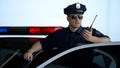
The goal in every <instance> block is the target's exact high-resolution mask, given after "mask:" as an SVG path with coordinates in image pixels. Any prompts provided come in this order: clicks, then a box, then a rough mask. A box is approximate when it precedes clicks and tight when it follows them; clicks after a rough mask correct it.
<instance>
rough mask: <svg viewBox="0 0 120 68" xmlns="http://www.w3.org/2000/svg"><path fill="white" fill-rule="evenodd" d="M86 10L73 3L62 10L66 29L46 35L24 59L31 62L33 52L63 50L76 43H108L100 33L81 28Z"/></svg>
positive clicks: (82, 6)
mask: <svg viewBox="0 0 120 68" xmlns="http://www.w3.org/2000/svg"><path fill="white" fill-rule="evenodd" d="M86 10H87V9H86V6H85V5H83V4H81V3H74V4H72V5H69V6H67V7H66V8H64V14H66V15H67V21H68V22H69V25H68V27H67V28H63V29H62V30H57V31H55V32H54V33H52V34H50V35H48V36H47V37H46V38H45V39H42V40H40V41H37V42H36V43H35V44H34V45H33V46H32V47H31V48H30V49H29V50H28V51H27V52H26V53H25V54H24V59H26V60H28V61H32V59H33V53H34V52H37V51H40V50H49V49H52V48H54V47H57V48H58V49H60V50H65V49H68V48H71V47H74V46H76V44H77V43H81V44H89V43H100V42H110V38H109V37H108V36H107V35H104V34H102V33H101V32H100V31H98V30H96V29H94V28H91V29H90V30H88V29H87V28H86V27H82V26H81V24H82V19H83V14H84V12H85V11H86Z"/></svg>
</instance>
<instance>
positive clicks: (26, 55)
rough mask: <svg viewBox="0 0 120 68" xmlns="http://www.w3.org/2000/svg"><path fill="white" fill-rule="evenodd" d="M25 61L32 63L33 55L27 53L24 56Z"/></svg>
mask: <svg viewBox="0 0 120 68" xmlns="http://www.w3.org/2000/svg"><path fill="white" fill-rule="evenodd" d="M24 59H26V60H28V61H32V60H33V54H32V53H30V52H26V53H25V54H24Z"/></svg>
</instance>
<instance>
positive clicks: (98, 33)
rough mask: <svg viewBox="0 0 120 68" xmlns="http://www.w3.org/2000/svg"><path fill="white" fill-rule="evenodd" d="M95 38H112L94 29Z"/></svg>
mask: <svg viewBox="0 0 120 68" xmlns="http://www.w3.org/2000/svg"><path fill="white" fill-rule="evenodd" d="M93 36H97V37H107V38H110V37H109V36H107V35H104V34H103V33H101V32H100V31H98V30H96V29H94V28H93Z"/></svg>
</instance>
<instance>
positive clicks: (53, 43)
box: [40, 26, 109, 50]
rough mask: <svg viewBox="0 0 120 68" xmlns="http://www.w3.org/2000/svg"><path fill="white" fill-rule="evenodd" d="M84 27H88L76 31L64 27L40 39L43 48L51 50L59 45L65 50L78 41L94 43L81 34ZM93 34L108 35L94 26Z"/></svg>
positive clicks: (80, 42)
mask: <svg viewBox="0 0 120 68" xmlns="http://www.w3.org/2000/svg"><path fill="white" fill-rule="evenodd" d="M84 29H86V27H82V26H81V27H80V28H79V29H78V30H77V31H76V32H72V31H71V30H70V29H69V27H68V28H64V29H62V30H57V31H55V32H54V33H52V34H50V35H48V36H47V37H46V38H45V39H42V40H40V42H41V44H42V48H43V50H49V49H52V48H54V47H57V48H59V49H62V50H64V49H68V48H71V47H74V46H76V44H77V43H79V44H88V43H92V42H89V41H86V40H85V39H84V38H83V37H82V36H81V34H82V32H83V30H84ZM92 34H93V36H97V37H108V36H106V35H104V34H102V33H101V32H99V31H98V30H96V29H94V28H93V33H92ZM108 38H109V37H108Z"/></svg>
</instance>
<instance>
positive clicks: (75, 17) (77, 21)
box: [67, 14, 83, 28]
mask: <svg viewBox="0 0 120 68" xmlns="http://www.w3.org/2000/svg"><path fill="white" fill-rule="evenodd" d="M82 18H83V14H70V15H68V17H67V20H68V21H69V26H70V27H74V28H79V27H80V25H81V22H82Z"/></svg>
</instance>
